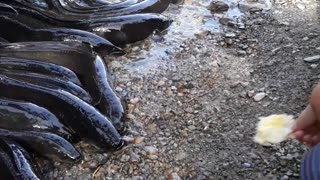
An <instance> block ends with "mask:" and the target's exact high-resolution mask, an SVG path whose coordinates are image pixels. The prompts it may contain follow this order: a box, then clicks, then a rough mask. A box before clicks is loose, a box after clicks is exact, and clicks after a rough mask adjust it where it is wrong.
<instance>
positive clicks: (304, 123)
mask: <svg viewBox="0 0 320 180" xmlns="http://www.w3.org/2000/svg"><path fill="white" fill-rule="evenodd" d="M315 121H316V116H315V114H314V112H313V110H312V108H311V106H310V105H308V106H307V107H306V108H305V109H304V110H303V111H302V113H301V114H300V115H299V117H298V119H297V120H296V123H295V125H294V126H293V128H292V130H293V132H295V131H299V130H304V129H306V128H307V127H309V126H311V125H312V124H314V123H315Z"/></svg>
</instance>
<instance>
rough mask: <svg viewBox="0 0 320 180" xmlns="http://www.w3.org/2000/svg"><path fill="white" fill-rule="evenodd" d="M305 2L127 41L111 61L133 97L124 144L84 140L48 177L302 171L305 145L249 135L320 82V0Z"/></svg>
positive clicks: (298, 104)
mask: <svg viewBox="0 0 320 180" xmlns="http://www.w3.org/2000/svg"><path fill="white" fill-rule="evenodd" d="M192 3H193V5H194V7H191V6H189V5H190V4H192ZM259 3H261V2H259ZM303 3H306V4H304V5H303V6H302V5H301V2H298V1H283V2H277V3H275V4H273V5H272V9H271V11H266V9H268V7H266V6H263V7H262V5H257V6H255V7H261V8H262V11H253V12H251V14H248V13H246V16H244V17H241V18H231V19H230V21H228V22H235V25H232V26H231V25H229V23H226V24H225V25H221V26H220V27H219V29H215V27H216V26H209V27H211V28H212V30H210V29H205V28H207V27H208V26H200V25H198V24H197V25H194V26H193V28H194V29H197V30H199V31H197V32H196V31H192V33H190V32H189V30H190V29H187V28H185V27H184V25H186V24H183V23H184V22H179V23H180V25H181V24H182V25H181V26H182V27H179V24H175V25H174V26H173V27H174V28H175V29H172V30H169V32H167V35H166V34H165V33H164V35H163V39H164V40H163V41H162V42H155V41H153V39H152V38H150V39H147V40H146V41H143V42H140V43H137V44H134V45H130V46H128V47H127V48H126V51H127V52H128V54H127V55H126V56H125V57H120V58H117V59H108V62H109V61H112V60H113V62H119V63H112V64H110V68H111V71H112V72H113V73H114V74H115V77H116V78H115V79H116V82H115V87H116V90H117V91H118V92H120V93H121V94H122V95H124V96H125V98H126V99H127V100H128V102H129V104H128V111H129V112H130V113H129V114H128V117H129V119H128V122H127V124H128V130H127V132H126V134H125V138H124V139H125V141H126V143H127V145H126V146H125V147H124V148H123V149H122V150H120V151H118V152H105V153H101V152H97V151H94V150H89V148H88V147H86V146H83V145H81V144H80V145H79V146H80V147H81V151H82V152H84V153H83V154H84V157H85V158H84V160H83V161H82V162H81V163H79V164H75V165H68V164H59V165H57V164H53V165H52V164H48V163H44V164H45V165H44V166H43V169H44V172H45V174H47V179H92V178H93V176H94V179H137V180H138V179H168V180H179V179H235V180H236V179H299V168H300V161H301V158H302V156H303V154H304V153H305V152H306V150H307V148H306V147H305V146H304V145H302V144H300V143H299V142H296V141H288V142H284V143H281V144H279V145H275V146H271V147H262V146H259V145H257V144H255V143H254V142H253V140H252V137H253V136H254V134H255V132H254V129H255V126H256V123H257V122H258V117H260V116H267V115H270V114H275V113H288V114H293V115H298V114H299V112H301V110H303V108H304V107H305V106H306V103H307V98H308V95H309V94H310V92H311V90H312V87H313V86H314V84H315V83H316V82H317V81H318V80H319V74H320V71H319V68H312V67H310V64H309V63H306V62H304V58H306V57H312V56H315V55H317V54H316V53H319V51H318V50H316V49H317V48H318V47H320V44H319V42H320V39H319V38H320V27H319V23H318V17H319V12H320V11H319V2H318V1H316V0H311V1H308V2H303ZM207 4H209V3H207ZM297 4H299V5H297ZM250 5H251V6H250V7H252V6H253V5H252V3H251V4H250ZM200 6H203V7H202V8H200ZM206 6H207V5H206V3H205V2H204V1H193V2H192V1H185V6H184V7H180V9H179V8H178V6H176V5H172V6H171V8H170V10H169V11H168V14H169V15H171V16H173V15H175V16H177V18H182V16H179V15H177V14H179V13H185V12H194V11H197V12H198V11H199V9H201V10H203V9H206V8H205V7H206ZM232 7H237V6H232ZM232 7H231V6H230V7H229V10H228V11H230V8H232ZM301 7H304V8H305V9H304V10H303V11H302V10H301ZM181 8H184V9H183V11H182V10H181ZM197 8H198V9H197ZM194 9H196V10H194ZM192 10H193V11H192ZM207 11H208V10H207ZM297 11H299V12H300V11H301V12H300V13H298V14H297V13H296V12H297ZM170 12H172V13H171V14H170ZM207 13H209V14H210V12H207ZM244 13H245V12H244ZM175 16H173V17H175ZM195 17H198V15H195ZM201 18H202V19H201V20H200V22H202V23H206V22H208V21H209V22H210V21H216V22H219V18H230V17H228V16H227V15H226V16H225V14H223V13H222V14H215V13H214V14H212V15H210V16H209V17H208V16H207V14H206V16H203V17H201ZM210 18H211V19H210ZM283 22H286V23H283ZM187 24H188V23H187ZM213 24H214V23H212V24H210V25H213ZM238 24H240V25H238ZM206 25H208V24H206ZM243 27H245V29H244V28H243ZM223 32H228V33H230V35H231V36H229V37H226V36H225V34H226V33H223ZM231 33H232V34H231ZM193 34H196V35H195V36H194V35H193ZM168 36H169V37H170V38H168ZM304 37H308V39H307V40H306V39H305V40H303V38H304ZM225 38H229V39H232V43H231V42H230V41H229V40H227V41H226V40H225ZM132 47H137V48H136V49H135V51H132ZM163 47H165V49H166V50H165V51H162V50H163ZM146 52H149V53H146ZM148 62H150V63H148ZM113 64H114V66H113ZM151 65H152V66H151ZM266 94H267V96H266ZM257 101H258V102H257Z"/></svg>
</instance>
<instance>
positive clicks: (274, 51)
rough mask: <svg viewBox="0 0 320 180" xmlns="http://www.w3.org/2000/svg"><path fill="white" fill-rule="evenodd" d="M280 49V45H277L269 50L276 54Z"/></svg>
mask: <svg viewBox="0 0 320 180" xmlns="http://www.w3.org/2000/svg"><path fill="white" fill-rule="evenodd" d="M280 49H281V47H277V48H274V49H272V50H271V52H272V54H276V53H277V52H278V51H279V50H280Z"/></svg>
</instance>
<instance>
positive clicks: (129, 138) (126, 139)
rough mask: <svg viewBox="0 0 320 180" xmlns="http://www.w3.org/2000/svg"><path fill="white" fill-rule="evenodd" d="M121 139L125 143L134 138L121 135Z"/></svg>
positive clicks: (130, 141)
mask: <svg viewBox="0 0 320 180" xmlns="http://www.w3.org/2000/svg"><path fill="white" fill-rule="evenodd" d="M122 139H123V140H124V141H125V142H126V143H132V142H133V141H134V138H133V137H131V136H123V137H122Z"/></svg>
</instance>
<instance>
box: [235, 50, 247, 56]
mask: <svg viewBox="0 0 320 180" xmlns="http://www.w3.org/2000/svg"><path fill="white" fill-rule="evenodd" d="M237 53H238V55H240V56H244V55H246V54H247V52H246V51H243V50H240V51H237Z"/></svg>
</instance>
